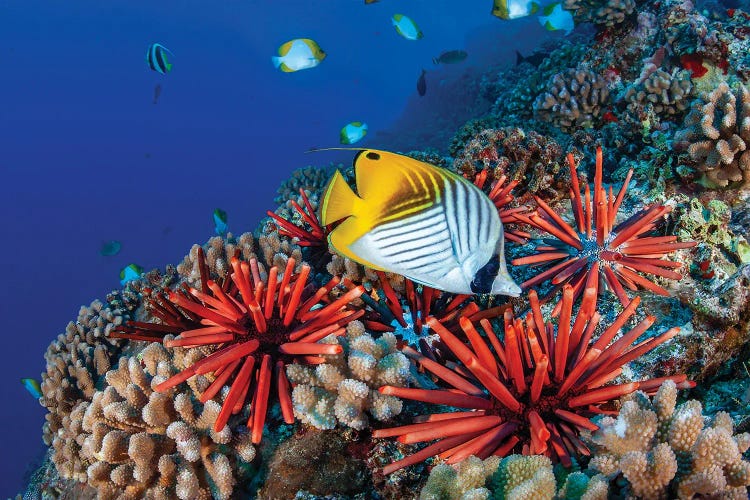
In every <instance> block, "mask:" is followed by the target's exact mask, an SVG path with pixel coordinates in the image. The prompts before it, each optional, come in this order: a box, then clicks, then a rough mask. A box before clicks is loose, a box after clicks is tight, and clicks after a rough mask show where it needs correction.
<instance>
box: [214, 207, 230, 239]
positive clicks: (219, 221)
mask: <svg viewBox="0 0 750 500" xmlns="http://www.w3.org/2000/svg"><path fill="white" fill-rule="evenodd" d="M227 220H229V218H228V217H227V213H226V212H225V211H224V210H222V209H220V208H217V209H216V210H214V231H216V234H218V235H219V236H224V235H225V234H227V231H228V230H229V226H227Z"/></svg>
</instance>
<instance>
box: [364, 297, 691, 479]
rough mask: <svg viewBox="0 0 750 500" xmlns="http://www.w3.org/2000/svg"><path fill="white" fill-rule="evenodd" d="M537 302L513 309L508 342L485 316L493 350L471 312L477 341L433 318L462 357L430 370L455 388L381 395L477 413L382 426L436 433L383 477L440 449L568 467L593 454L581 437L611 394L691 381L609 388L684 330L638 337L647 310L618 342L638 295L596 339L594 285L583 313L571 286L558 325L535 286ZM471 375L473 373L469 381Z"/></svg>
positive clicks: (453, 459) (452, 456) (469, 326)
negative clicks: (524, 310)
mask: <svg viewBox="0 0 750 500" xmlns="http://www.w3.org/2000/svg"><path fill="white" fill-rule="evenodd" d="M529 302H530V305H531V311H530V312H529V313H528V314H527V315H526V317H525V320H521V319H516V318H514V317H513V314H512V312H511V311H510V310H506V312H505V315H504V318H503V322H504V332H505V335H504V342H502V343H501V342H500V340H499V338H498V336H497V334H496V333H495V330H494V328H493V326H492V324H491V323H490V321H489V320H488V319H487V318H483V319H481V320H480V321H479V323H480V325H481V326H482V329H483V330H484V334H485V336H486V338H487V339H488V340H489V341H490V344H491V345H492V347H493V350H494V353H493V352H492V350H490V347H489V346H488V344H487V342H486V341H485V339H484V338H483V337H482V336H481V335H480V334H479V332H478V331H477V329H476V327H475V325H474V324H473V322H472V321H471V320H470V319H468V318H466V317H462V318H460V320H459V324H460V327H461V330H463V334H464V335H465V336H466V337H467V338H468V339H469V343H470V346H467V345H466V344H465V343H464V342H463V341H462V340H460V339H459V338H458V337H457V336H456V335H454V334H453V333H452V332H450V331H449V330H448V329H446V328H445V327H444V326H443V325H441V324H440V323H439V322H438V321H437V320H435V318H428V319H427V324H428V325H429V326H430V328H431V329H432V330H434V331H435V332H436V333H437V334H438V335H439V336H440V340H441V341H442V342H443V343H444V344H445V345H446V346H447V347H448V348H449V349H450V350H451V351H452V353H453V354H454V355H455V356H456V358H458V359H459V360H460V362H461V364H460V365H457V366H456V368H455V369H451V368H448V367H446V366H443V365H442V364H439V363H435V362H428V361H429V360H427V361H425V360H422V367H423V368H424V369H425V370H427V371H429V372H431V373H432V374H434V375H435V376H437V377H438V378H439V379H441V380H442V381H443V382H445V383H446V384H448V386H449V387H450V389H447V390H445V389H434V390H432V389H418V388H399V387H393V386H383V387H381V388H380V392H381V393H382V394H386V395H390V396H397V397H400V398H402V399H411V400H416V401H422V402H426V403H433V404H442V405H446V406H452V407H457V408H466V409H468V410H469V411H456V412H449V413H433V414H428V415H423V416H421V417H417V419H416V420H415V423H414V424H411V425H405V426H399V427H393V428H388V429H378V430H375V431H374V432H373V437H376V438H384V437H394V436H398V440H399V441H400V442H402V443H406V444H413V443H420V442H425V441H433V440H437V441H436V442H435V443H433V444H431V445H429V446H427V447H425V448H423V449H421V450H419V451H417V452H416V453H414V454H412V455H409V456H407V457H405V458H403V459H401V460H397V461H395V462H393V463H391V464H390V465H387V466H385V467H384V468H383V473H384V474H390V473H392V472H394V471H397V470H399V469H401V468H403V467H407V466H409V465H412V464H415V463H419V462H421V461H423V460H426V459H427V458H429V457H431V456H433V455H438V456H439V457H440V458H443V459H445V460H446V461H447V463H449V464H451V463H457V462H460V461H461V460H463V459H464V458H466V457H468V456H470V455H476V456H478V457H479V458H486V457H488V456H490V455H499V456H504V455H506V454H508V453H510V452H512V451H513V450H514V449H516V448H518V449H521V450H522V451H523V452H524V454H544V455H547V456H550V457H551V458H553V459H555V460H556V461H559V462H561V463H563V464H564V465H570V464H571V457H573V456H576V455H579V454H583V453H587V448H586V446H585V445H584V444H583V442H582V441H581V440H580V439H579V438H578V436H577V434H578V433H579V431H580V430H581V429H588V430H593V429H595V428H596V425H594V424H593V423H592V422H591V421H590V420H589V419H588V417H590V416H592V415H594V414H598V413H606V412H607V409H606V407H607V404H608V403H609V402H611V401H612V400H614V399H616V398H618V397H620V396H622V395H625V394H630V393H632V392H634V391H636V390H637V389H639V388H640V389H642V390H644V391H647V392H651V391H655V390H656V389H657V388H658V387H659V385H660V384H661V382H662V381H663V380H665V379H671V380H675V381H676V383H678V384H679V385H680V386H681V387H692V386H693V383H692V382H688V381H687V380H686V377H685V376H684V375H675V376H672V377H664V378H654V379H650V380H643V381H640V382H626V383H621V384H615V385H607V384H609V382H611V381H612V380H614V379H615V378H617V377H618V376H620V375H621V374H622V370H623V369H622V367H623V366H624V365H625V364H627V363H629V362H630V361H632V360H634V359H636V358H638V357H640V356H641V355H643V354H644V353H647V352H649V351H651V350H653V349H654V348H655V347H657V346H658V345H660V344H662V343H664V342H666V341H667V340H669V339H671V338H672V337H674V336H675V335H676V334H677V333H678V331H679V328H673V329H670V330H668V331H667V332H665V333H663V334H661V335H659V336H658V337H652V338H648V339H647V340H644V341H642V342H640V343H638V344H635V342H636V341H637V340H638V338H640V337H641V335H642V334H643V333H644V332H645V331H646V330H647V329H648V328H649V327H650V326H651V325H652V324H653V322H654V321H655V318H654V317H648V318H646V319H645V320H643V321H641V322H640V323H638V324H637V325H636V326H635V327H634V328H632V329H630V330H629V331H628V332H626V333H624V334H623V335H622V336H621V337H619V339H618V340H616V341H613V340H614V339H615V337H616V336H617V334H618V333H619V331H620V329H621V328H622V327H623V326H624V325H625V324H626V323H627V321H628V320H629V319H630V318H631V317H632V316H633V315H634V314H635V309H636V307H637V305H638V303H639V302H640V301H639V299H638V298H635V299H633V300H632V301H631V302H630V304H629V305H628V306H627V307H626V308H625V310H624V311H623V312H622V313H621V314H620V315H619V316H618V317H617V318H616V319H615V320H614V322H613V323H612V324H611V325H609V326H608V327H607V328H606V329H605V330H604V331H603V333H601V335H599V337H598V338H597V339H596V341H594V340H593V339H592V335H593V332H594V330H595V329H596V327H597V325H598V322H599V320H600V315H599V313H597V312H595V290H594V289H593V288H591V287H587V289H586V291H585V292H584V300H583V303H582V305H581V307H580V309H579V311H578V315H577V317H575V318H574V317H573V314H572V312H573V289H572V287H570V286H569V285H566V286H565V287H564V288H563V297H562V301H561V310H560V318H559V321H558V326H557V327H556V328H555V327H554V326H553V325H552V323H551V322H545V321H544V319H543V316H542V311H541V308H540V305H539V302H538V300H537V297H536V292H534V291H531V292H530V293H529ZM571 320H573V323H572V324H571ZM467 376H470V377H473V378H472V379H471V381H470V380H469V379H467V378H466V377H467ZM474 379H476V380H474ZM475 382H478V383H479V384H481V387H480V386H477V385H475Z"/></svg>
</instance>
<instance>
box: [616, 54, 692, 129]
mask: <svg viewBox="0 0 750 500" xmlns="http://www.w3.org/2000/svg"><path fill="white" fill-rule="evenodd" d="M650 71H653V72H650ZM649 73H650V74H648V75H647V76H646V75H645V74H642V75H641V78H640V79H639V80H637V81H636V82H634V83H633V85H631V86H630V87H628V89H627V91H626V92H625V96H624V99H625V100H626V101H628V110H629V111H630V112H631V113H633V114H634V115H635V116H638V117H640V116H644V115H647V114H648V113H649V112H652V113H655V114H656V115H658V116H659V117H660V118H662V119H666V118H668V117H672V116H674V115H678V116H679V115H681V114H682V113H683V112H685V111H686V110H687V109H688V105H689V101H690V98H691V94H692V91H693V83H692V81H691V79H690V73H689V72H688V71H686V70H681V69H678V68H674V69H673V70H672V72H671V73H670V72H667V71H664V70H663V69H657V68H656V66H654V65H653V64H651V68H650V70H649ZM644 77H645V78H644ZM647 107H650V108H651V110H649V111H646V108H647Z"/></svg>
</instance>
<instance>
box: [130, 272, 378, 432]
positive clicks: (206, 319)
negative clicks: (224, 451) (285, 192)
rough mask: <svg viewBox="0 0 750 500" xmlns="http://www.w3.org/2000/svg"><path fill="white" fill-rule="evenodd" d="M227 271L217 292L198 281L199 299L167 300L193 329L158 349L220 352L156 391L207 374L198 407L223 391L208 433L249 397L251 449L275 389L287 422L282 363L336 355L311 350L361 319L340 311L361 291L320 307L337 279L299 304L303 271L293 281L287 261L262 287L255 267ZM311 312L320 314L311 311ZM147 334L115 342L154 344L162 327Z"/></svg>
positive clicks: (184, 295)
mask: <svg viewBox="0 0 750 500" xmlns="http://www.w3.org/2000/svg"><path fill="white" fill-rule="evenodd" d="M231 266H232V269H233V272H232V273H231V277H230V279H227V280H225V281H224V282H223V283H222V285H219V284H217V283H215V282H213V281H211V280H208V279H205V280H204V279H203V278H204V276H203V273H202V274H201V278H202V279H201V281H202V282H203V283H205V285H204V286H203V287H202V288H203V290H205V291H200V290H197V289H195V288H192V287H185V289H183V290H180V291H170V292H169V295H168V302H167V304H168V305H167V304H165V306H166V307H167V308H168V309H170V310H174V312H175V314H179V315H180V316H184V317H192V318H193V322H192V324H193V327H191V328H189V329H180V331H179V337H178V338H175V339H171V340H165V341H164V345H165V346H166V347H178V346H179V347H196V346H206V345H215V346H218V347H219V349H218V350H217V351H215V352H213V353H211V354H210V355H208V356H206V357H205V358H203V359H201V360H200V361H198V362H196V363H194V364H193V365H191V366H190V367H188V368H186V369H184V370H183V371H181V372H180V373H178V374H176V375H174V376H172V377H170V378H169V379H167V380H166V381H164V382H162V383H160V384H158V385H157V386H156V388H155V389H156V391H159V392H161V391H165V390H167V389H169V388H171V387H174V386H176V385H178V384H180V383H182V382H184V381H186V380H187V379H189V378H190V377H193V376H195V375H202V374H206V373H211V372H213V374H214V376H215V379H214V381H213V382H212V383H211V385H209V386H208V388H207V389H206V390H205V391H204V392H203V394H201V398H200V401H201V402H203V403H205V402H206V401H208V400H209V399H211V398H213V397H214V396H216V394H217V393H218V392H219V391H220V390H221V388H222V387H223V386H224V385H226V384H229V385H230V390H229V394H228V395H227V396H226V399H225V400H224V403H223V405H222V408H221V412H220V413H219V416H218V418H217V420H216V422H215V424H214V430H215V431H217V432H218V431H221V429H223V428H224V426H225V425H226V423H227V421H228V420H229V417H230V416H231V415H233V414H236V413H239V412H240V410H241V409H242V407H243V405H244V403H245V400H246V398H247V395H248V393H251V394H252V397H251V398H250V399H251V400H252V412H251V414H250V417H249V419H248V421H247V427H248V429H250V430H251V432H252V441H253V443H255V444H257V443H259V442H260V440H261V436H262V433H263V425H264V423H265V418H266V411H267V409H268V399H269V396H270V391H271V386H272V385H275V386H276V388H277V392H278V397H279V401H280V404H281V410H282V415H283V417H284V420H285V421H286V422H287V423H293V422H294V413H293V409H292V401H291V395H290V387H289V382H288V380H287V378H286V372H285V365H286V363H287V362H289V361H291V360H292V359H296V360H298V361H300V362H304V363H322V362H324V359H323V358H322V357H320V355H323V354H338V353H340V352H341V350H342V348H341V346H339V345H332V344H318V343H317V342H318V341H319V340H320V339H322V338H323V337H326V336H327V335H331V334H333V335H343V334H344V333H345V328H344V327H345V326H346V324H348V323H349V322H351V321H353V320H354V319H357V318H359V317H360V316H362V314H364V311H361V310H356V311H355V310H352V309H349V308H347V306H348V305H349V303H350V302H351V301H352V300H355V299H356V298H357V297H359V296H360V295H361V294H362V293H363V292H364V288H363V287H361V286H359V287H354V288H353V289H351V290H348V291H347V292H346V293H344V294H343V295H341V296H340V297H339V298H338V299H336V300H334V301H332V302H330V303H329V304H327V305H325V304H323V300H324V299H325V298H327V296H328V293H329V292H330V291H331V289H332V288H333V287H334V286H336V285H337V284H338V283H339V279H338V278H333V279H332V280H330V281H329V282H328V284H326V285H325V286H323V287H321V288H320V289H319V290H318V291H317V292H316V293H314V294H313V295H312V296H311V297H310V298H307V299H306V300H303V292H305V291H306V288H307V279H308V276H309V274H310V267H309V266H307V265H303V266H302V270H301V272H300V273H299V274H295V273H294V266H295V261H294V259H293V258H290V259H289V260H288V261H287V264H286V268H285V270H284V273H283V275H282V276H281V277H279V272H278V268H277V267H275V266H274V267H272V268H271V269H270V270H269V273H268V277H267V279H261V277H260V272H259V269H258V265H257V261H255V259H251V261H250V262H249V263H248V262H243V261H240V260H239V259H237V258H236V257H234V258H232V259H231ZM318 305H323V307H320V308H318V309H314V310H313V307H314V306H318ZM175 325H179V323H175V324H167V325H166V326H167V327H168V328H170V329H172V330H173V329H174V327H175ZM147 326H148V325H142V324H140V325H138V328H137V331H136V333H135V334H130V335H128V334H127V333H119V334H118V335H117V336H118V337H122V338H135V339H136V340H156V341H158V340H160V339H159V338H156V336H157V333H158V332H159V331H160V328H161V327H162V325H152V328H153V329H154V330H155V332H157V333H149V332H148V328H147ZM133 335H136V336H137V337H134V336H133ZM149 337H151V338H149ZM274 361H275V363H274ZM273 365H275V373H276V381H275V383H274V384H272V382H271V378H272V371H273ZM230 379H232V381H231V382H230ZM251 387H252V389H253V391H252V392H251Z"/></svg>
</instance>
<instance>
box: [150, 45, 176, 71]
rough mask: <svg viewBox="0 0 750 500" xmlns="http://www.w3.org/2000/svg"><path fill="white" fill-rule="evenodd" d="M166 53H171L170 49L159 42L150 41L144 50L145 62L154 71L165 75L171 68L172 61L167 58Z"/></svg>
mask: <svg viewBox="0 0 750 500" xmlns="http://www.w3.org/2000/svg"><path fill="white" fill-rule="evenodd" d="M167 54H169V55H170V56H171V55H173V54H172V51H171V50H169V49H168V48H166V47H165V46H164V45H162V44H160V43H152V44H151V45H150V46H149V47H148V51H147V52H146V63H147V64H148V67H149V68H151V69H152V70H154V71H157V72H159V73H161V74H162V75H166V74H167V73H169V72H170V71H171V70H172V63H170V62H169V61H168V60H167Z"/></svg>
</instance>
